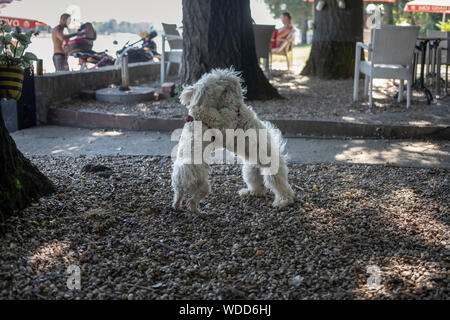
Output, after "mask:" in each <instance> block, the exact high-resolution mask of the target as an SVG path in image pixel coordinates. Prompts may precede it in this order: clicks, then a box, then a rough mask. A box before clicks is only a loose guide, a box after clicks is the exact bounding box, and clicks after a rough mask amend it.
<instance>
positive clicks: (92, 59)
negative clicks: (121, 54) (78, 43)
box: [72, 50, 116, 70]
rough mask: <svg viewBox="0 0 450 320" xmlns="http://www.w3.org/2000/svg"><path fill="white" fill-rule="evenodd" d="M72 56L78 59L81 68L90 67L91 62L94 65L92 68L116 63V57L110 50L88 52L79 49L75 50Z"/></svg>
mask: <svg viewBox="0 0 450 320" xmlns="http://www.w3.org/2000/svg"><path fill="white" fill-rule="evenodd" d="M72 56H73V57H75V58H77V59H78V61H79V65H80V66H81V70H86V69H89V68H88V65H89V64H92V65H93V67H91V68H90V69H96V68H101V67H106V66H113V65H114V64H115V63H116V59H114V58H113V57H111V56H110V55H109V54H108V50H106V51H103V52H95V51H92V50H91V51H86V52H83V51H78V52H74V53H73V54H72Z"/></svg>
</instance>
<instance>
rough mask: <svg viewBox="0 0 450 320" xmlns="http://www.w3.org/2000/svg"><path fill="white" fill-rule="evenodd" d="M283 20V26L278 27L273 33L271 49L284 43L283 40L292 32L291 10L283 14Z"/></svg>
mask: <svg viewBox="0 0 450 320" xmlns="http://www.w3.org/2000/svg"><path fill="white" fill-rule="evenodd" d="M281 21H282V22H283V27H282V28H280V29H276V30H275V31H274V32H273V35H272V43H271V44H270V48H271V49H276V48H278V47H279V46H281V45H282V43H283V40H285V39H286V38H287V37H289V35H290V34H291V32H292V28H293V26H292V16H291V14H290V13H289V12H284V13H283V14H282V15H281Z"/></svg>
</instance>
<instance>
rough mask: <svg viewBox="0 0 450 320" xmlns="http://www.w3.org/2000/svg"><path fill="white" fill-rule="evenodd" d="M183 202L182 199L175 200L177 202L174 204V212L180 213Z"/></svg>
mask: <svg viewBox="0 0 450 320" xmlns="http://www.w3.org/2000/svg"><path fill="white" fill-rule="evenodd" d="M182 202H183V201H182V199H179V200H175V201H174V202H173V204H172V208H173V210H175V211H179V210H180V209H181V203H182Z"/></svg>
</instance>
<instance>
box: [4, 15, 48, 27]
mask: <svg viewBox="0 0 450 320" xmlns="http://www.w3.org/2000/svg"><path fill="white" fill-rule="evenodd" d="M0 20H2V21H5V22H6V23H7V24H9V25H10V26H11V27H13V28H15V27H20V28H21V29H35V28H36V27H37V26H46V25H47V24H46V23H44V22H40V21H37V20H32V19H22V18H13V17H0Z"/></svg>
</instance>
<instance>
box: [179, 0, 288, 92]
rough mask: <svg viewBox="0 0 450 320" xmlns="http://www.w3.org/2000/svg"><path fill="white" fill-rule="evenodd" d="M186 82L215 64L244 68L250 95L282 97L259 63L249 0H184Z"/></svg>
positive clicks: (184, 64) (218, 66) (193, 80)
mask: <svg viewBox="0 0 450 320" xmlns="http://www.w3.org/2000/svg"><path fill="white" fill-rule="evenodd" d="M183 46H184V49H183V51H184V52H183V66H184V68H183V83H186V84H192V83H194V82H196V81H197V80H198V79H200V77H201V76H202V75H203V74H204V73H207V72H209V71H211V70H212V69H214V68H228V67H234V68H235V70H237V71H241V72H242V75H243V78H244V80H245V85H246V87H247V99H249V100H268V99H273V98H281V97H280V95H279V93H278V91H277V90H276V89H275V88H274V87H273V86H272V85H271V84H270V83H269V81H268V80H267V78H266V77H265V75H264V73H263V71H262V70H261V68H260V67H259V64H258V60H257V58H256V49H255V38H254V34H253V27H252V23H251V13H250V2H249V0H227V1H223V0H183Z"/></svg>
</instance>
